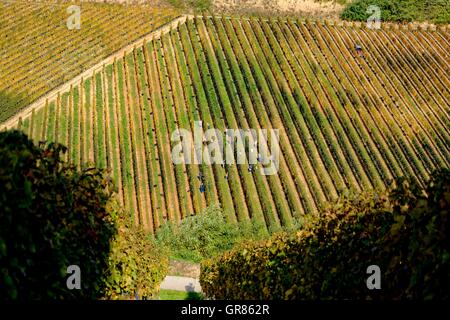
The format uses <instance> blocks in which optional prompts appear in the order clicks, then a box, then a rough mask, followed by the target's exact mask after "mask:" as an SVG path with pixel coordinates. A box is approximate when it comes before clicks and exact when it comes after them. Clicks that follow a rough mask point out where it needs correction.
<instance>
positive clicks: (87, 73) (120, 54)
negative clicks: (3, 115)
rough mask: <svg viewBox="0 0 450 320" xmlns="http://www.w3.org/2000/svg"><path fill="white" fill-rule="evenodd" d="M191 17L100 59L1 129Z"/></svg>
mask: <svg viewBox="0 0 450 320" xmlns="http://www.w3.org/2000/svg"><path fill="white" fill-rule="evenodd" d="M191 18H193V16H190V15H183V16H181V17H179V18H177V19H175V20H173V21H172V22H170V23H169V24H166V25H163V26H162V27H160V28H158V29H156V30H155V31H153V32H151V33H149V34H147V35H146V36H144V37H142V38H140V39H138V40H136V41H134V42H133V43H131V44H129V45H128V46H126V47H124V48H122V49H121V50H119V51H117V52H116V53H114V54H113V55H111V56H109V57H108V58H106V59H104V60H103V61H100V62H99V63H97V64H96V65H95V66H93V67H91V68H89V69H87V70H86V71H84V72H83V73H82V74H79V75H78V76H76V77H75V78H73V79H72V80H70V81H69V82H66V83H64V84H62V85H60V86H58V87H56V88H55V89H53V90H52V91H50V92H49V93H48V94H46V95H45V96H42V97H41V98H39V99H38V100H36V101H35V102H34V103H32V104H30V105H29V106H28V107H26V108H24V109H22V110H21V111H19V112H18V113H16V114H15V115H14V116H13V117H11V118H10V119H8V120H7V121H5V122H4V123H2V124H1V125H0V130H3V129H7V128H11V127H13V126H15V125H16V124H17V123H18V121H19V119H20V118H22V119H24V118H26V117H27V116H30V115H31V112H32V110H35V112H36V111H37V110H39V109H40V108H42V107H44V106H45V101H46V100H47V99H48V101H51V100H53V99H55V98H56V97H57V96H58V93H60V92H65V91H68V90H69V89H70V86H71V85H77V84H78V83H80V81H81V79H86V78H89V77H90V76H91V75H92V74H93V73H94V72H95V73H96V72H101V70H102V68H103V65H107V64H111V63H113V62H114V59H120V58H122V57H123V56H124V55H125V54H127V53H130V52H131V51H133V49H134V48H135V47H137V46H140V45H142V43H143V42H144V41H149V40H151V39H153V38H159V37H161V36H162V35H164V34H166V33H168V32H169V31H170V30H171V29H172V28H176V27H177V26H178V24H179V23H185V22H186V20H187V19H191Z"/></svg>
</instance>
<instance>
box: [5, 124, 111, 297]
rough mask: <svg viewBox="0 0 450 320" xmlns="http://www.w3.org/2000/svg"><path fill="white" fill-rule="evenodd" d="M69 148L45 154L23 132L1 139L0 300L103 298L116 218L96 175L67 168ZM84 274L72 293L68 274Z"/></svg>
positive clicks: (107, 185) (107, 188) (106, 186)
mask: <svg viewBox="0 0 450 320" xmlns="http://www.w3.org/2000/svg"><path fill="white" fill-rule="evenodd" d="M65 150H66V148H65V147H64V146H61V145H57V144H50V145H49V146H48V147H46V148H44V149H41V148H39V147H37V146H35V145H34V144H33V142H32V141H31V140H29V139H28V138H27V136H26V135H24V134H23V133H21V132H19V131H9V132H2V133H0V210H1V211H0V265H1V272H0V296H1V297H2V298H3V299H42V298H81V297H82V298H98V297H99V294H101V292H102V287H103V284H102V274H103V273H104V272H105V270H106V268H107V259H108V253H109V246H110V243H109V242H110V239H111V237H112V236H113V235H114V234H115V232H116V228H115V225H114V218H115V217H114V212H110V211H109V210H108V201H109V199H110V197H111V195H112V192H113V186H112V184H111V182H110V181H109V180H108V179H107V177H105V175H104V174H103V173H102V172H100V171H98V170H95V169H89V170H83V171H81V172H77V171H76V170H75V169H74V168H72V167H70V166H67V165H65V164H64V163H63V161H62V160H61V158H60V156H61V154H62V153H64V152H65ZM70 265H78V266H79V267H80V268H81V274H82V278H81V280H82V281H81V290H69V289H67V286H66V279H67V277H68V276H69V275H68V274H67V273H66V272H67V267H68V266H70Z"/></svg>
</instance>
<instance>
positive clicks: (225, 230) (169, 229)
mask: <svg viewBox="0 0 450 320" xmlns="http://www.w3.org/2000/svg"><path fill="white" fill-rule="evenodd" d="M263 228H264V226H263V225H262V224H258V223H256V222H252V223H250V222H248V223H244V222H243V223H241V224H240V225H237V224H233V223H229V222H226V219H225V218H224V214H223V211H222V209H221V208H220V207H218V206H211V207H209V208H207V209H205V211H204V212H202V213H201V214H198V215H195V216H191V217H188V218H186V219H184V220H183V221H182V222H181V223H180V225H176V224H174V223H166V224H164V225H163V226H162V227H161V229H160V230H158V232H157V233H156V241H157V243H158V245H159V246H160V247H165V248H168V250H169V251H170V252H171V255H172V257H173V258H175V259H182V260H188V261H192V262H200V261H202V260H203V259H207V258H212V257H214V256H216V255H219V254H221V253H224V252H226V251H228V250H231V249H232V248H233V246H234V245H236V244H237V243H239V242H242V241H244V239H260V238H262V237H264V231H263Z"/></svg>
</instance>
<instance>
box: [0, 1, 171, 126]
mask: <svg viewBox="0 0 450 320" xmlns="http://www.w3.org/2000/svg"><path fill="white" fill-rule="evenodd" d="M74 4H75V5H78V6H79V8H80V10H81V11H80V22H81V24H80V29H76V28H75V29H71V30H70V29H69V28H68V26H67V22H68V20H70V17H71V16H73V14H74V11H69V12H68V11H67V10H68V8H69V6H71V5H74ZM178 15H179V13H178V12H177V11H175V10H173V9H163V8H154V7H152V6H148V5H144V6H140V5H133V6H124V5H120V4H106V3H89V2H83V3H77V2H73V1H72V2H64V1H51V0H44V1H27V0H19V1H9V0H5V1H1V2H0V56H1V57H2V58H1V59H0V75H1V78H0V104H1V105H2V108H1V109H0V122H2V121H4V120H6V119H8V118H9V117H11V116H12V115H13V114H14V113H16V112H17V111H18V110H20V109H22V108H23V107H25V106H27V105H28V104H30V103H31V102H33V101H35V100H36V99H37V98H39V97H40V96H42V95H44V94H45V93H47V92H48V91H50V90H52V89H54V88H55V87H57V86H59V85H61V84H62V83H64V82H66V81H68V80H70V79H72V78H73V77H75V76H76V75H78V74H79V73H81V72H82V71H84V70H86V69H88V68H89V67H92V66H93V65H95V64H96V63H97V62H99V61H101V60H102V59H104V58H105V57H107V56H109V55H111V54H112V53H114V52H116V51H117V50H119V49H121V48H122V47H124V46H126V45H127V44H129V43H131V42H133V41H134V40H136V39H139V38H141V37H142V36H144V35H145V34H148V33H150V32H151V31H152V30H154V29H156V28H158V27H159V26H161V25H163V24H165V23H167V22H169V21H171V20H173V19H174V18H175V17H177V16H178ZM70 21H75V20H70Z"/></svg>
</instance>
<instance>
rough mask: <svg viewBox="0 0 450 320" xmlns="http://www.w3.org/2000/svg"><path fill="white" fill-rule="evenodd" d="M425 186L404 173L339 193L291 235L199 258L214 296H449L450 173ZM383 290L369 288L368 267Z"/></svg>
mask: <svg viewBox="0 0 450 320" xmlns="http://www.w3.org/2000/svg"><path fill="white" fill-rule="evenodd" d="M432 177H433V178H432V179H431V180H430V181H429V183H428V184H427V186H426V187H425V188H424V189H422V188H420V187H419V186H418V184H417V183H415V182H411V181H408V180H405V179H401V180H399V181H398V182H397V183H396V186H395V187H393V188H392V189H391V190H390V191H389V192H388V193H386V194H384V193H381V194H379V193H364V194H360V195H358V196H346V197H342V198H341V199H340V200H339V201H338V202H336V203H334V204H332V205H329V206H328V207H327V208H325V209H324V210H323V212H321V214H320V215H317V216H314V217H312V218H311V219H310V220H309V221H308V222H307V223H306V224H305V225H304V227H303V228H302V230H300V231H297V232H295V233H293V234H288V233H281V234H278V235H275V236H274V237H273V238H272V239H270V240H267V241H262V242H249V243H246V244H243V245H241V246H239V247H238V248H236V249H234V250H232V251H230V252H228V253H225V254H224V255H222V256H220V257H218V258H216V259H214V260H208V261H205V262H204V263H202V267H201V276H200V283H201V286H202V289H203V291H204V292H205V293H206V295H207V296H209V297H214V298H216V299H448V298H449V293H450V248H449V244H450V241H449V221H448V218H449V206H450V171H449V170H447V169H444V170H440V171H438V172H436V173H434V174H433V175H432ZM373 264H375V265H378V266H379V267H380V269H381V272H382V290H373V291H372V290H369V289H367V286H366V279H367V278H368V275H367V273H366V271H367V267H368V266H369V265H373Z"/></svg>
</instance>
